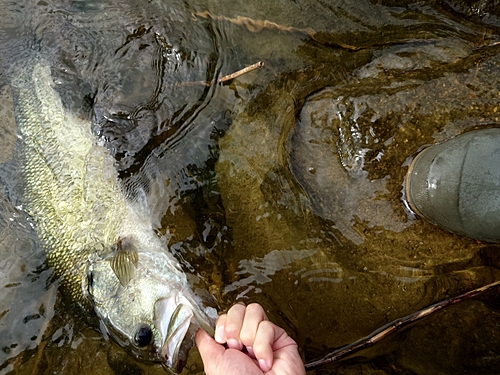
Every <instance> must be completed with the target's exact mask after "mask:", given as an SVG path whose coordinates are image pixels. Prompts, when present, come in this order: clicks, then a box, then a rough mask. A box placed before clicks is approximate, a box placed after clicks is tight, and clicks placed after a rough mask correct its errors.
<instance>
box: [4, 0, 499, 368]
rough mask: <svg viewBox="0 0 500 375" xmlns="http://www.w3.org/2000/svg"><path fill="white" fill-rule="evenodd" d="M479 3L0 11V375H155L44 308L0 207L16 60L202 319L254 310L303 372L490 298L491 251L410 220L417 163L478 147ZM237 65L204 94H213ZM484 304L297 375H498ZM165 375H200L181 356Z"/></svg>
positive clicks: (39, 4) (486, 121)
mask: <svg viewBox="0 0 500 375" xmlns="http://www.w3.org/2000/svg"><path fill="white" fill-rule="evenodd" d="M498 17H500V7H498V6H495V2H493V1H491V2H487V1H465V2H460V1H452V0H446V1H444V0H443V1H428V2H426V1H419V2H412V1H397V2H393V1H390V0H388V1H384V0H382V1H368V0H366V1H363V0H357V1H354V0H351V1H346V0H344V1H340V0H339V1H311V0H273V1H268V0H266V1H253V2H250V1H239V0H236V1H235V0H231V1H226V0H222V1H208V0H197V1H189V2H184V1H175V0H174V1H167V0H152V1H148V2H145V1H141V2H140V1H134V0H128V1H116V0H115V1H108V2H104V1H97V0H89V1H67V2H63V1H57V0H54V1H49V0H39V1H28V0H23V1H16V2H14V1H7V0H0V96H1V100H0V112H1V115H0V128H1V130H0V162H1V163H4V164H3V166H2V167H1V169H0V184H1V189H0V252H1V254H2V255H1V257H0V281H1V283H0V288H1V289H0V290H1V291H0V293H1V294H0V374H7V373H13V374H80V375H82V374H94V373H99V374H162V373H165V370H164V369H163V368H162V367H161V366H148V365H144V364H142V363H139V362H136V361H135V360H134V359H133V358H131V357H130V356H129V355H128V354H127V353H126V352H125V351H124V350H123V349H121V348H120V347H118V346H117V345H115V344H113V343H112V342H109V341H107V340H106V339H105V338H103V337H102V335H101V334H100V333H99V331H98V326H96V325H93V324H92V322H91V321H89V319H87V318H86V317H85V313H84V312H82V311H80V310H78V309H77V308H75V306H73V305H72V304H71V303H69V302H68V301H66V300H65V299H64V298H63V297H62V296H61V295H60V293H59V292H58V290H57V280H54V278H53V276H52V273H51V270H50V269H47V267H46V266H45V265H44V257H43V253H42V252H41V250H40V247H39V244H38V242H37V239H36V236H35V234H34V232H33V230H32V226H31V223H30V218H29V217H28V216H27V215H26V214H25V213H24V212H23V211H22V207H20V206H19V204H18V202H17V195H16V191H19V188H20V187H22V183H23V182H22V181H20V180H19V179H18V178H17V174H16V168H15V160H12V155H13V150H14V148H15V140H16V126H15V122H14V119H13V107H12V106H13V104H12V96H11V93H10V89H9V87H8V71H9V67H11V66H12V65H14V64H17V65H19V64H23V59H26V58H28V57H29V55H30V54H31V53H33V51H35V50H41V51H42V52H43V53H44V55H45V56H47V57H49V61H51V62H52V73H53V76H54V79H55V82H56V83H57V85H58V90H59V92H60V94H61V97H62V99H63V102H64V104H65V106H66V107H67V108H68V109H69V110H72V111H74V112H76V113H78V114H79V116H81V117H82V118H86V119H89V120H91V121H92V123H93V131H94V132H95V133H96V134H97V135H98V136H99V137H100V138H101V139H102V140H103V141H104V142H105V144H106V145H107V147H108V149H109V151H110V152H111V153H112V154H113V155H114V156H115V158H116V160H117V168H118V170H119V172H120V176H121V177H122V178H123V180H124V182H125V183H126V184H127V186H129V187H131V188H137V186H139V187H140V186H143V185H145V184H149V185H150V188H149V189H148V196H147V203H148V205H149V207H150V211H151V215H152V217H153V219H154V222H155V225H156V227H157V230H158V233H159V234H163V235H164V236H165V237H164V238H165V240H167V241H168V242H169V245H170V248H171V249H172V251H173V252H174V254H176V256H177V257H179V259H181V260H182V262H183V264H184V266H185V268H186V272H188V274H189V278H190V280H191V281H192V283H193V285H194V287H195V288H196V290H197V291H198V293H199V294H200V295H203V296H205V297H206V298H209V299H212V301H213V304H214V305H216V306H218V307H219V308H220V309H221V310H224V309H225V308H228V307H229V306H230V305H231V304H232V303H234V302H235V301H243V302H246V303H248V302H252V301H257V302H259V303H261V304H262V305H263V306H264V307H265V308H266V311H267V312H268V315H269V316H270V318H271V319H272V320H273V321H275V322H277V323H278V324H280V325H282V326H283V327H285V328H286V329H287V331H288V332H289V333H290V334H291V335H292V336H293V337H294V338H295V339H296V340H297V342H298V344H299V347H300V350H301V353H302V354H303V357H304V359H305V361H310V360H312V359H315V358H317V357H318V356H321V355H323V354H325V353H326V352H328V351H329V350H330V349H332V348H335V347H339V346H342V345H344V344H347V343H350V342H353V341H355V340H357V339H359V338H361V337H363V336H365V335H367V334H369V333H370V332H372V331H373V330H375V329H376V328H378V327H380V326H382V325H384V324H386V323H387V322H389V321H392V320H394V319H396V318H398V317H401V316H403V315H406V314H409V313H411V312H413V311H416V310H418V309H420V308H422V307H425V306H426V305H429V304H431V303H433V302H436V301H439V300H442V299H444V298H447V297H449V296H453V295H456V294H458V293H460V292H463V291H466V290H470V289H472V288H474V287H479V286H482V285H484V284H487V283H490V282H493V281H495V280H499V279H500V270H499V267H500V249H499V248H498V245H492V244H487V243H480V242H477V241H474V240H470V239H466V238H460V237H458V236H455V235H453V234H450V233H447V232H445V231H443V230H440V229H438V228H435V227H434V226H432V225H431V224H429V223H426V222H424V221H422V220H421V219H418V218H415V217H414V216H412V215H411V213H409V212H408V211H407V210H405V206H404V203H403V200H402V194H401V191H402V186H403V179H404V176H405V173H406V171H407V168H408V163H409V161H410V160H411V158H412V156H413V155H414V154H415V153H416V152H417V151H418V150H419V149H420V148H421V147H423V146H424V145H428V144H432V143H435V142H440V141H444V140H446V139H449V138H451V137H453V136H455V135H457V134H460V133H462V132H464V131H466V130H469V129H473V128H481V127H491V126H497V124H498V123H499V116H500V110H499V108H500V105H499V98H500V80H499V77H500V57H499V56H500V55H499V52H500V44H499V41H500V18H498ZM257 61H263V62H264V67H263V68H261V69H259V70H257V71H254V72H251V73H248V74H246V75H244V76H241V77H239V78H237V79H235V80H233V81H231V82H229V83H226V84H224V85H211V86H207V85H204V84H200V81H212V80H214V79H217V78H220V77H222V76H224V75H226V74H229V73H232V72H234V71H237V70H238V69H241V68H243V67H245V66H248V65H251V64H253V63H255V62H257ZM497 295H498V292H492V293H489V294H487V295H485V296H483V297H482V298H480V299H478V300H473V301H467V302H464V303H461V304H458V305H456V306H454V307H451V308H449V309H447V310H446V311H444V312H441V313H439V314H437V315H435V316H433V317H431V318H428V319H426V320H424V321H422V322H419V323H417V324H415V325H413V326H412V327H410V328H407V329H405V330H403V331H402V332H399V333H397V334H395V335H393V336H392V337H391V338H389V339H386V340H384V341H383V342H381V343H380V344H377V345H376V346H374V347H373V348H371V349H369V350H365V351H364V352H361V353H359V354H358V355H356V356H355V357H353V358H351V359H349V360H347V361H344V362H342V363H340V364H337V365H336V366H331V367H326V368H324V369H321V370H317V371H316V373H317V374H396V373H397V374H497V373H500V330H499V327H500V311H499V303H498V299H495V297H497ZM183 373H184V374H197V373H202V365H201V362H200V359H199V356H198V354H197V352H196V350H193V351H192V352H191V355H190V359H189V362H188V365H187V366H186V368H185V370H184V372H183Z"/></svg>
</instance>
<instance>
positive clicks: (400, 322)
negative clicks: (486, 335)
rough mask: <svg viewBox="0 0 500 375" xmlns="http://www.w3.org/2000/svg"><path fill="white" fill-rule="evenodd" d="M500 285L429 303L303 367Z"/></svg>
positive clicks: (335, 358)
mask: <svg viewBox="0 0 500 375" xmlns="http://www.w3.org/2000/svg"><path fill="white" fill-rule="evenodd" d="M499 285H500V281H496V282H494V283H491V284H488V285H485V286H483V287H481V288H477V289H474V290H471V291H469V292H466V293H463V294H460V295H458V296H455V297H451V298H448V299H446V300H444V301H441V302H437V303H435V304H433V305H430V306H428V307H426V308H424V309H422V310H418V311H416V312H414V313H412V314H409V315H406V316H404V317H402V318H399V319H396V320H394V321H392V322H390V323H388V324H386V325H385V326H383V327H381V328H379V329H377V330H376V331H374V332H372V333H371V334H370V335H368V336H366V337H364V338H362V339H360V340H358V341H355V342H353V343H351V344H348V345H344V346H343V347H341V348H339V349H336V350H334V351H333V352H331V353H328V354H327V355H325V356H324V357H323V358H321V359H318V360H315V361H312V362H309V363H306V364H305V368H306V371H311V370H315V369H317V368H319V367H322V366H325V365H328V364H331V363H335V362H338V361H340V360H342V359H344V358H346V357H348V356H350V355H352V354H354V353H357V352H359V351H360V350H363V349H365V348H368V347H370V346H372V345H374V344H376V343H377V342H379V341H380V340H382V339H384V338H386V337H387V336H389V335H390V334H392V333H394V332H396V331H398V330H400V329H401V328H403V327H406V326H407V325H409V324H411V323H414V322H416V321H418V320H420V319H422V318H425V317H427V316H429V315H432V314H434V313H436V312H438V311H440V310H442V309H444V308H446V307H448V306H451V305H454V304H456V303H458V302H462V301H465V300H467V299H470V298H473V297H476V296H478V295H480V294H481V293H484V292H486V291H488V290H490V289H492V288H494V287H497V286H499Z"/></svg>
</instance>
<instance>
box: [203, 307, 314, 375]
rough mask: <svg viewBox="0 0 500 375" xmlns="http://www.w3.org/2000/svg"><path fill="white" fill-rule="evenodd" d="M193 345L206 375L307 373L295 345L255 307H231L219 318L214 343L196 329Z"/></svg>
mask: <svg viewBox="0 0 500 375" xmlns="http://www.w3.org/2000/svg"><path fill="white" fill-rule="evenodd" d="M222 344H226V345H227V348H226V347H225V346H223V345H222ZM196 345H197V346H198V350H199V351H200V354H201V359H202V360H203V364H204V366H205V373H206V374H207V375H226V374H227V375H234V374H245V375H254V374H255V375H262V374H270V375H271V374H272V375H303V374H305V373H306V372H305V369H304V364H303V362H302V359H301V358H300V356H299V352H298V349H297V344H296V343H295V341H294V340H293V339H292V338H291V337H290V336H288V334H287V333H286V332H285V330H284V329H282V328H280V327H278V326H277V325H275V324H274V323H272V322H270V321H269V320H268V319H267V316H266V314H265V312H264V309H263V308H262V306H260V305H259V304H257V303H252V304H250V305H248V306H246V307H245V306H244V305H241V304H236V305H234V306H232V307H231V308H230V309H229V311H228V312H227V314H222V315H220V316H219V319H218V320H217V323H216V328H215V339H213V338H212V337H210V336H209V335H208V334H207V333H206V332H205V331H204V330H202V329H199V330H198V332H197V333H196Z"/></svg>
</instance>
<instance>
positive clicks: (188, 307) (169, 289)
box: [11, 58, 216, 371]
mask: <svg viewBox="0 0 500 375" xmlns="http://www.w3.org/2000/svg"><path fill="white" fill-rule="evenodd" d="M11 86H12V91H13V95H14V105H15V116H16V122H17V125H18V128H19V135H20V136H19V138H20V141H19V143H20V145H19V147H18V160H17V162H18V163H19V171H20V172H19V173H21V175H22V178H23V180H24V188H23V192H22V201H23V206H24V209H25V210H26V211H27V212H28V213H29V214H30V215H31V217H32V218H33V219H34V222H35V229H36V232H37V234H38V236H39V238H40V241H41V243H42V246H43V248H44V250H45V252H46V256H47V262H48V265H49V266H50V267H52V268H53V269H54V271H55V273H56V276H57V277H58V278H59V279H60V282H61V287H62V290H63V293H65V294H66V295H67V296H69V297H70V298H71V299H72V300H74V301H76V302H77V303H79V304H80V305H81V306H82V307H83V308H84V309H86V310H94V311H95V313H96V314H97V316H98V318H99V319H100V320H101V322H102V323H104V325H103V324H101V326H104V327H105V328H104V329H105V330H106V331H107V334H109V335H110V336H111V337H112V338H113V339H114V340H115V341H117V342H118V343H119V344H120V345H122V346H123V347H125V348H127V349H129V350H130V351H132V352H133V353H134V354H135V355H136V356H139V357H140V358H143V359H145V360H147V361H154V362H161V363H164V364H166V365H167V366H168V367H170V368H171V369H173V370H174V371H180V370H181V369H182V366H183V365H184V363H185V359H186V356H187V351H188V350H189V348H190V347H191V346H192V345H193V336H194V334H195V332H196V330H197V329H198V328H203V329H205V330H207V331H208V332H209V333H212V332H213V322H214V315H216V314H215V310H214V309H211V308H204V307H203V306H202V304H201V302H200V300H199V299H198V298H197V296H196V295H195V294H194V293H193V291H192V290H191V287H190V285H189V284H188V282H187V279H186V276H185V274H184V273H183V272H182V270H181V268H180V265H179V263H178V261H177V260H176V259H175V258H174V257H173V256H172V255H171V254H170V253H169V252H168V249H167V247H166V245H165V244H164V243H163V242H162V241H161V239H160V238H158V236H157V235H156V234H155V233H154V231H153V229H152V226H151V224H150V222H149V221H148V219H147V217H146V216H147V215H145V214H144V213H143V212H142V211H144V210H142V211H141V208H140V205H138V204H136V203H134V201H133V200H132V199H128V197H127V194H126V192H125V190H124V188H123V186H122V184H121V181H120V180H119V178H118V175H117V171H116V168H115V167H114V159H113V158H112V157H111V156H110V155H109V153H108V151H107V150H106V148H105V147H104V146H103V145H102V144H100V143H99V141H98V139H97V137H95V136H94V135H93V134H92V132H91V123H90V121H83V120H81V119H79V118H77V117H76V116H75V115H74V114H72V113H70V112H69V111H67V110H66V109H65V108H64V107H63V104H62V101H61V98H60V96H59V94H58V93H57V92H56V91H55V89H54V82H53V79H52V76H51V72H50V68H49V66H48V64H47V63H46V62H45V61H44V60H43V59H42V58H39V59H33V60H32V61H29V62H28V63H27V64H26V65H25V66H23V67H17V68H15V69H14V70H13V73H12V78H11ZM101 329H102V328H101Z"/></svg>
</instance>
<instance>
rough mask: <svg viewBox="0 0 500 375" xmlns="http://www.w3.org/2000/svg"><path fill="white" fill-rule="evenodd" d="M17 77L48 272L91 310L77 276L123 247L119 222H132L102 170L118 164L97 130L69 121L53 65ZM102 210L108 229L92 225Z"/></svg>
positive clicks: (25, 165) (32, 210)
mask: <svg viewBox="0 0 500 375" xmlns="http://www.w3.org/2000/svg"><path fill="white" fill-rule="evenodd" d="M18 71H19V74H16V75H15V78H14V80H13V82H12V87H13V93H14V98H15V102H16V103H20V104H21V105H16V121H17V124H18V127H19V132H20V135H21V137H22V142H23V145H22V147H21V155H20V157H21V173H22V174H23V178H24V180H25V182H26V183H25V186H24V192H23V196H24V201H25V209H26V210H27V212H28V213H29V214H30V215H31V216H32V217H33V218H34V220H35V223H36V227H37V232H38V235H39V237H40V239H41V241H42V246H43V247H44V249H45V251H46V254H47V260H48V264H49V266H51V267H53V268H54V270H55V273H56V276H57V277H60V278H61V281H62V284H63V286H64V287H65V288H66V289H68V290H69V292H70V294H71V296H72V298H73V299H74V300H76V301H78V302H80V303H85V300H84V298H83V295H82V291H81V277H82V276H83V275H81V272H80V274H79V273H78V272H74V270H75V268H80V269H81V266H78V265H79V264H85V263H86V262H87V261H88V260H89V257H90V256H91V255H92V256H95V255H96V253H95V251H96V250H100V251H101V253H100V254H97V255H100V256H103V255H104V254H103V252H105V249H106V248H109V247H110V246H112V244H114V243H115V242H116V237H117V234H118V230H119V227H120V224H121V222H122V220H123V219H120V218H123V217H125V214H126V205H125V202H124V198H123V197H122V195H123V194H122V192H121V191H120V189H119V188H118V187H117V176H116V173H115V175H114V176H103V174H102V172H101V171H102V168H103V167H108V170H113V168H114V167H113V160H112V159H111V157H110V156H109V154H108V153H107V150H106V149H105V148H104V147H100V146H97V145H96V143H97V142H96V141H97V140H96V139H95V138H93V136H92V134H91V132H90V122H86V121H83V120H81V119H78V118H76V117H75V116H73V115H71V114H70V113H65V111H64V107H63V105H62V103H61V99H60V98H59V96H58V94H57V93H56V92H55V90H54V88H53V85H54V84H53V81H52V77H51V73H50V68H49V67H48V65H43V64H42V63H40V62H37V63H36V64H35V65H34V66H33V68H32V69H31V70H26V71H23V70H21V69H18ZM30 83H31V84H30ZM89 154H92V158H89V157H88V155H89ZM89 163H92V164H93V165H92V164H91V165H89ZM100 170H101V171H100ZM89 171H91V172H92V171H93V172H95V173H94V174H89V173H88V172H89ZM97 196H98V197H97ZM95 202H99V204H98V205H96V204H95ZM96 210H100V211H104V212H106V215H105V216H102V215H101V217H100V220H99V222H102V221H106V222H107V224H106V226H105V227H104V228H103V227H102V226H101V225H99V224H100V223H99V222H89V221H88V218H93V217H95V216H96V215H95V212H96ZM90 250H92V254H91V253H90ZM80 271H81V270H80Z"/></svg>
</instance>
